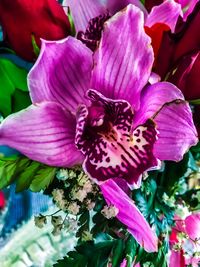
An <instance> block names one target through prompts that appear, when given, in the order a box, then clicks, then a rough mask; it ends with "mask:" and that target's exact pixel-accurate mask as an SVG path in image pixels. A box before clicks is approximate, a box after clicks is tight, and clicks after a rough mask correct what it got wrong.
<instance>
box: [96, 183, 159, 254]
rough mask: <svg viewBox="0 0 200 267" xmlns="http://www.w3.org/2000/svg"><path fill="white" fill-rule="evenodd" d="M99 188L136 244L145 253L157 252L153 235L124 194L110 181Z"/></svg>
mask: <svg viewBox="0 0 200 267" xmlns="http://www.w3.org/2000/svg"><path fill="white" fill-rule="evenodd" d="M100 188H101V191H102V193H103V196H104V198H105V200H106V202H107V203H108V205H114V206H115V207H116V208H117V209H118V210H119V213H118V215H117V218H118V220H119V221H121V222H122V223H123V224H125V225H126V226H127V228H128V231H129V232H130V233H131V234H132V235H133V236H134V238H135V239H136V240H137V242H138V243H139V244H140V245H141V246H142V247H144V249H145V250H146V251H147V252H154V251H157V242H158V240H157V237H156V235H155V233H154V232H153V230H152V229H151V227H150V226H149V224H148V223H147V221H146V220H145V219H144V217H143V215H142V214H141V212H140V211H139V210H138V208H137V207H136V206H135V204H134V202H133V201H132V200H131V199H130V198H129V197H128V196H127V195H126V194H125V192H124V191H123V190H122V189H121V188H120V187H119V186H118V185H117V184H116V183H115V182H114V181H113V180H112V179H109V180H107V181H106V182H104V183H102V184H101V185H100Z"/></svg>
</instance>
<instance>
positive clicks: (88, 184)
mask: <svg viewBox="0 0 200 267" xmlns="http://www.w3.org/2000/svg"><path fill="white" fill-rule="evenodd" d="M83 189H84V190H85V191H86V192H87V193H90V192H92V183H91V182H90V180H87V181H86V182H85V184H84V185H83Z"/></svg>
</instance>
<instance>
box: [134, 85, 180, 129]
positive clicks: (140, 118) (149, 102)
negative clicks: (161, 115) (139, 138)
mask: <svg viewBox="0 0 200 267" xmlns="http://www.w3.org/2000/svg"><path fill="white" fill-rule="evenodd" d="M176 99H182V100H184V97H183V94H182V93H181V91H180V90H179V89H178V88H177V87H176V86H174V85H173V84H171V83H168V82H157V83H154V84H152V85H150V86H147V87H146V88H145V89H144V90H143V91H142V94H141V107H140V109H139V110H138V111H137V112H136V113H135V114H134V122H133V125H134V126H135V127H136V126H137V125H140V124H143V123H144V122H145V121H146V120H147V119H149V118H151V117H152V116H153V115H154V114H155V113H156V112H157V111H158V110H159V109H160V108H161V107H162V106H163V105H164V104H165V103H167V102H171V101H174V100H176Z"/></svg>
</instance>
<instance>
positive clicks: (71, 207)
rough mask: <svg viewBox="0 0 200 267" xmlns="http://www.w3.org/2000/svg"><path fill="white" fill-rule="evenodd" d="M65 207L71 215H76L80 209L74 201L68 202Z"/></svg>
mask: <svg viewBox="0 0 200 267" xmlns="http://www.w3.org/2000/svg"><path fill="white" fill-rule="evenodd" d="M67 209H68V211H69V213H71V214H73V215H77V214H78V212H79V210H80V206H79V205H78V204H77V203H76V202H72V203H70V204H69V206H68V208H67Z"/></svg>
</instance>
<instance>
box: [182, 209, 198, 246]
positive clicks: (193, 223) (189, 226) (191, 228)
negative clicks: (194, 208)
mask: <svg viewBox="0 0 200 267" xmlns="http://www.w3.org/2000/svg"><path fill="white" fill-rule="evenodd" d="M185 229H186V233H187V234H188V236H189V237H190V238H192V239H193V240H195V239H198V240H199V242H200V212H198V213H193V214H191V215H189V216H188V217H187V218H186V219H185Z"/></svg>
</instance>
